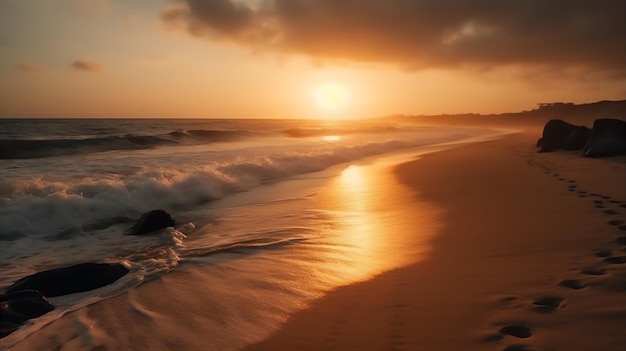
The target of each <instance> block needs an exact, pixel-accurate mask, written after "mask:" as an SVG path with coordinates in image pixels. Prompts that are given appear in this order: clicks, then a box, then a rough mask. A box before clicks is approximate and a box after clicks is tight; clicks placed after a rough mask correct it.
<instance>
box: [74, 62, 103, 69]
mask: <svg viewBox="0 0 626 351" xmlns="http://www.w3.org/2000/svg"><path fill="white" fill-rule="evenodd" d="M72 68H74V69H77V70H79V71H87V72H99V71H102V70H104V66H103V65H102V64H100V63H99V62H95V61H85V60H76V61H74V62H72Z"/></svg>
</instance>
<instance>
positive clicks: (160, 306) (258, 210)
mask: <svg viewBox="0 0 626 351" xmlns="http://www.w3.org/2000/svg"><path fill="white" fill-rule="evenodd" d="M508 128H510V126H509V127H508ZM540 134H541V128H537V127H536V126H535V127H533V128H529V129H526V131H523V132H521V131H518V132H516V133H513V134H508V135H504V136H501V137H499V139H497V140H488V141H480V142H473V143H461V144H456V145H453V146H452V147H447V148H444V150H443V151H441V150H438V149H440V148H437V147H435V148H432V149H430V150H426V151H427V153H425V154H421V155H416V154H415V153H411V152H409V153H407V152H406V151H404V152H402V153H400V154H397V153H396V154H392V155H387V156H385V157H382V158H381V157H377V158H373V159H371V160H363V161H359V162H356V163H355V164H352V165H350V166H346V165H341V166H339V167H335V168H333V169H330V170H327V171H324V172H322V173H321V174H319V175H316V176H315V177H312V178H311V179H308V180H302V179H294V180H292V181H288V182H283V183H277V184H275V185H273V184H269V185H267V186H265V187H262V189H260V190H259V191H262V192H261V193H259V191H255V192H250V193H245V192H244V193H241V194H240V195H239V196H241V197H243V200H242V198H237V199H235V198H233V199H234V200H233V201H235V202H238V203H242V201H243V202H245V201H249V202H250V204H251V205H249V206H247V207H245V206H244V207H235V208H234V209H233V210H231V213H230V214H229V213H228V211H226V212H222V213H218V214H217V216H218V218H221V220H220V221H217V222H216V223H214V224H211V225H210V226H209V227H207V228H208V229H206V230H207V231H208V232H207V233H208V235H211V236H212V235H218V233H220V232H223V233H225V234H224V235H227V234H228V235H229V234H230V233H231V232H230V231H231V230H232V229H233V228H234V227H232V225H230V226H229V224H228V219H229V218H231V217H232V216H235V217H234V222H237V213H238V211H241V210H245V211H247V212H249V213H255V214H257V215H258V216H259V222H258V225H260V226H262V223H263V222H264V221H265V222H267V218H273V220H272V221H280V220H281V218H283V217H284V218H287V217H288V216H287V217H285V214H288V213H298V212H301V211H304V212H305V213H306V211H308V210H301V209H300V207H299V206H305V207H307V206H308V207H311V206H313V207H315V208H320V209H321V210H323V212H320V213H318V214H316V215H315V216H319V215H321V214H323V213H326V214H328V215H330V214H332V216H335V217H332V216H331V217H332V218H334V219H332V221H331V222H337V223H336V225H335V228H330V229H329V228H321V229H320V233H321V234H320V235H321V237H320V238H324V239H323V240H322V241H321V243H320V244H316V245H317V246H316V245H313V244H312V243H311V244H308V245H304V246H302V247H300V248H298V247H299V246H297V245H296V246H291V249H289V250H291V251H284V250H283V249H281V247H280V246H278V247H276V249H269V250H259V251H245V250H244V251H240V252H238V251H233V252H231V253H225V254H223V255H217V256H215V258H211V257H213V256H208V261H206V262H205V263H204V264H199V262H200V261H197V262H198V263H197V264H196V263H194V260H191V261H189V262H187V263H185V262H183V264H181V265H180V266H178V267H176V269H174V270H173V271H172V272H170V273H168V274H167V275H165V276H163V277H161V278H158V279H154V280H151V281H148V282H146V283H144V284H142V285H140V286H139V287H137V288H136V289H133V290H132V291H130V292H128V293H125V294H122V295H119V296H116V297H114V298H110V299H106V300H104V301H100V302H98V303H95V304H92V305H90V306H88V307H87V308H84V309H81V310H78V311H75V312H71V313H68V314H67V315H65V316H63V317H62V318H60V319H58V320H55V321H54V322H52V323H50V324H48V325H46V326H44V327H43V328H42V329H41V330H39V331H37V332H36V333H34V334H33V335H31V336H30V337H28V338H27V339H26V340H24V341H23V342H20V343H18V344H16V345H13V346H11V347H10V349H11V350H31V349H44V348H58V349H63V350H82V349H93V350H117V349H129V350H130V349H133V350H239V349H245V350H623V349H624V347H625V346H626V336H625V334H624V330H625V328H626V318H625V317H626V298H625V295H624V292H625V291H626V287H625V276H626V274H625V273H626V272H625V267H626V265H625V264H624V258H625V246H624V239H625V234H626V227H625V223H624V220H625V214H626V201H625V200H626V199H625V192H626V188H625V184H624V177H625V175H626V169H625V166H626V162H625V158H624V157H623V156H620V157H609V158H602V159H590V158H584V157H581V156H580V155H579V153H578V152H554V153H541V154H539V153H537V149H536V147H535V142H536V139H537V137H538V136H539V135H540ZM423 151H424V150H422V152H423ZM407 155H409V156H408V157H407ZM273 193H276V194H283V195H281V196H284V194H287V193H289V194H291V195H290V196H295V197H294V198H298V199H301V200H297V201H295V202H294V201H291V202H284V201H269V202H264V203H261V204H257V205H254V203H255V201H257V200H256V198H255V197H256V196H261V197H263V198H267V196H268V194H273ZM296 195H297V196H296ZM246 197H249V198H246ZM223 205H224V204H223ZM226 205H228V203H226ZM223 207H224V208H228V206H223ZM305 207H302V209H304V208H305ZM308 207H307V208H308ZM216 210H217V209H216ZM342 213H343V214H342ZM346 214H347V215H346ZM229 216H230V217H229ZM231 220H232V219H231ZM290 221H291V219H290ZM329 223H330V222H329ZM333 236H335V237H333ZM194 240H196V239H195V238H194V236H193V235H192V236H191V237H190V238H188V239H187V241H186V244H187V245H188V246H189V247H194ZM342 242H343V243H342ZM342 247H343V248H342ZM286 248H289V246H287V247H286ZM286 253H287V254H286ZM199 259H200V258H197V259H196V260H199ZM203 262H204V261H203ZM207 263H208V265H207ZM233 277H238V278H237V279H238V280H236V281H235V280H233V279H234V278H233ZM217 296H220V297H221V300H216V298H215V297H217ZM5 346H6V345H5ZM4 348H5V347H4V346H3V349H4Z"/></svg>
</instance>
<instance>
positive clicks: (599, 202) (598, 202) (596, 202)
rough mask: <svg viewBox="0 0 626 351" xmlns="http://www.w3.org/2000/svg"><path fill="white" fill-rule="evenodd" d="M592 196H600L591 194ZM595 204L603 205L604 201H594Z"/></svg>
mask: <svg viewBox="0 0 626 351" xmlns="http://www.w3.org/2000/svg"><path fill="white" fill-rule="evenodd" d="M590 195H591V196H598V194H590ZM593 203H594V204H598V205H602V203H604V201H602V200H593Z"/></svg>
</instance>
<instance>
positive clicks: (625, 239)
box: [615, 236, 626, 245]
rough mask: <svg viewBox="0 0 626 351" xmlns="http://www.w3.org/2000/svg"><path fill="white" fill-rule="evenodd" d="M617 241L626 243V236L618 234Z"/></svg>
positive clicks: (622, 243)
mask: <svg viewBox="0 0 626 351" xmlns="http://www.w3.org/2000/svg"><path fill="white" fill-rule="evenodd" d="M615 241H616V242H617V243H618V244H620V245H626V236H618V237H617V239H615Z"/></svg>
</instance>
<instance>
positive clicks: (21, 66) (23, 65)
mask: <svg viewBox="0 0 626 351" xmlns="http://www.w3.org/2000/svg"><path fill="white" fill-rule="evenodd" d="M15 68H16V69H17V70H19V71H20V72H24V73H32V72H37V71H38V70H39V66H37V65H35V64H34V63H31V62H28V61H22V62H18V63H17V65H15Z"/></svg>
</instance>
